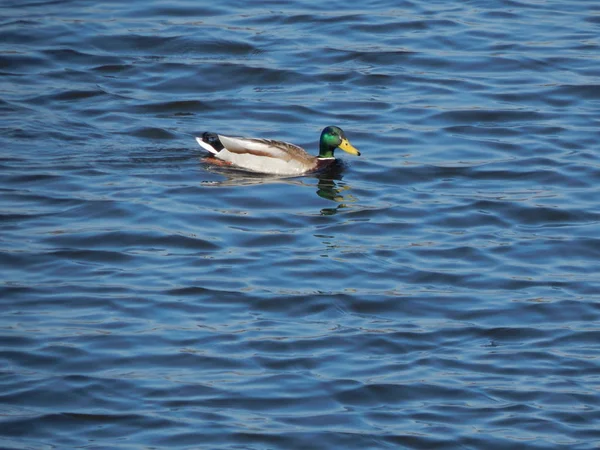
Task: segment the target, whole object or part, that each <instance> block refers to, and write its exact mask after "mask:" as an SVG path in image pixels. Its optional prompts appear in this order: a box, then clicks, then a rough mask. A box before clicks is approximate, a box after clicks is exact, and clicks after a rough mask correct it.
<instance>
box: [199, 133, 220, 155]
mask: <svg viewBox="0 0 600 450" xmlns="http://www.w3.org/2000/svg"><path fill="white" fill-rule="evenodd" d="M202 141H204V142H206V143H207V144H208V145H210V146H211V147H212V148H214V149H215V150H216V151H218V152H220V151H221V150H223V149H224V148H225V147H224V146H223V144H222V143H221V141H220V140H219V135H218V134H217V133H211V132H209V131H207V132H205V133H202Z"/></svg>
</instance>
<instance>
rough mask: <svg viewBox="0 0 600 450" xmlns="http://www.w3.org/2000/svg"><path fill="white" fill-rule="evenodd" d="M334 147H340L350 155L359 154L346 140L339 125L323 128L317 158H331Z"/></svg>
mask: <svg viewBox="0 0 600 450" xmlns="http://www.w3.org/2000/svg"><path fill="white" fill-rule="evenodd" d="M336 148H341V149H342V150H344V151H345V152H348V153H350V154H351V155H357V156H360V152H359V151H358V150H356V149H355V148H354V147H353V146H352V144H350V142H348V138H346V134H345V133H344V131H343V130H342V129H341V128H340V127H326V128H324V129H323V131H322V132H321V140H320V141H319V158H333V152H334V150H335V149H336Z"/></svg>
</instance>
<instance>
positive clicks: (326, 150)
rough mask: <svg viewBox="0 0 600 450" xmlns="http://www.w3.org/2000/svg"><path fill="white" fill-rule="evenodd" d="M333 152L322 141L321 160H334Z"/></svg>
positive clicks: (320, 145) (320, 144) (320, 147)
mask: <svg viewBox="0 0 600 450" xmlns="http://www.w3.org/2000/svg"><path fill="white" fill-rule="evenodd" d="M333 150H334V149H333V148H331V146H329V145H327V143H326V142H323V141H321V142H320V143H319V158H333V157H334V156H333Z"/></svg>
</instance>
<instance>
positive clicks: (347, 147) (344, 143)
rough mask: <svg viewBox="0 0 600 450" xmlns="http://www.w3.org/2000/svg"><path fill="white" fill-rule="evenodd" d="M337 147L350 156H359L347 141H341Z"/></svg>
mask: <svg viewBox="0 0 600 450" xmlns="http://www.w3.org/2000/svg"><path fill="white" fill-rule="evenodd" d="M338 147H339V148H341V149H342V150H344V151H345V152H348V153H350V154H351V155H356V156H360V152H359V151H358V150H356V149H355V148H354V147H353V145H352V144H351V143H350V142H348V139H342V143H341V144H340V145H339V146H338Z"/></svg>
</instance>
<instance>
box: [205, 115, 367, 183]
mask: <svg viewBox="0 0 600 450" xmlns="http://www.w3.org/2000/svg"><path fill="white" fill-rule="evenodd" d="M196 141H197V142H198V144H200V146H201V147H202V148H204V149H205V150H207V151H209V152H210V153H211V154H212V155H213V156H214V157H215V158H217V159H219V160H221V161H224V162H225V163H226V164H228V165H231V166H232V167H237V168H240V169H246V170H250V171H253V172H259V173H269V174H274V175H301V174H304V173H308V172H314V171H317V170H321V169H323V168H325V167H327V166H329V165H330V164H331V163H333V162H334V161H335V157H334V156H333V152H334V151H335V149H336V148H341V149H342V150H344V151H345V152H348V153H350V154H351V155H360V152H359V151H358V150H357V149H355V148H354V147H353V146H352V145H351V144H350V142H348V138H346V135H345V134H344V132H343V131H342V129H341V128H339V127H334V126H329V127H326V128H324V129H323V131H322V132H321V139H320V141H319V155H318V156H312V155H309V154H308V153H307V152H306V151H305V150H304V149H303V148H302V147H298V146H297V145H294V144H289V143H287V142H281V141H274V140H272V139H257V138H243V137H231V136H223V135H220V134H216V133H210V132H206V133H203V134H202V137H197V138H196Z"/></svg>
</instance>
